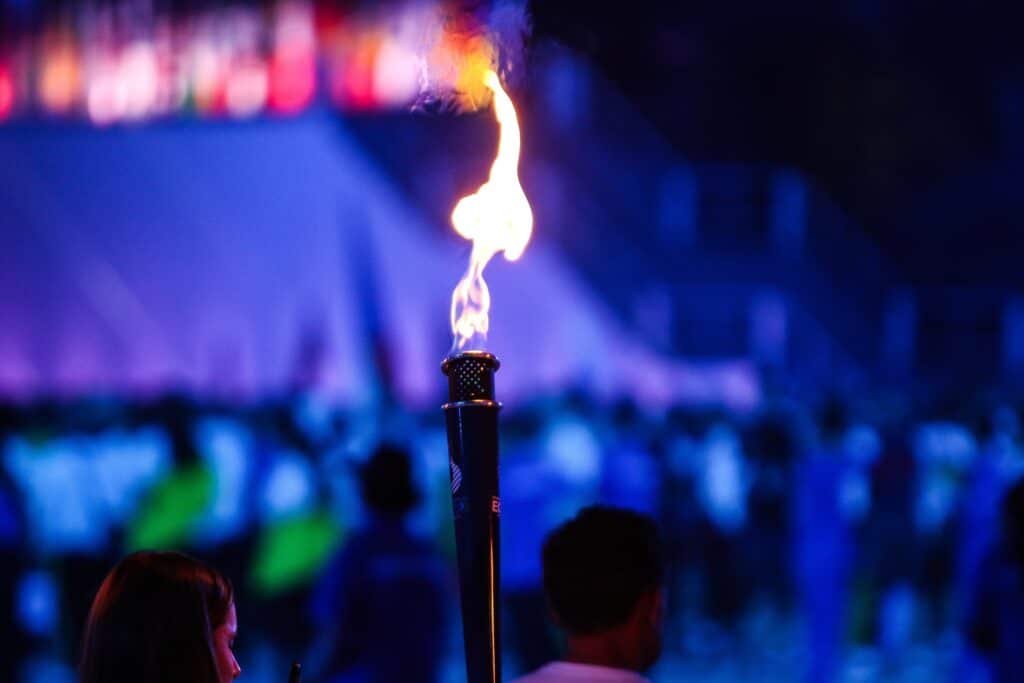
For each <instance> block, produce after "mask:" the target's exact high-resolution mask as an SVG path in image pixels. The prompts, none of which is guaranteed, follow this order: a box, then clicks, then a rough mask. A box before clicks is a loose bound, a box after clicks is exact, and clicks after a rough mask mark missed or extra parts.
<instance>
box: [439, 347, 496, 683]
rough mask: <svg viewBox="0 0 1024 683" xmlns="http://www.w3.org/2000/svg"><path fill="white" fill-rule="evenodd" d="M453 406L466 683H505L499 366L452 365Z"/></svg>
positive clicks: (464, 360) (477, 354)
mask: <svg viewBox="0 0 1024 683" xmlns="http://www.w3.org/2000/svg"><path fill="white" fill-rule="evenodd" d="M441 368H442V370H444V373H445V374H446V375H447V376H448V393H449V399H450V400H449V403H446V404H445V406H444V413H445V421H446V423H447V431H448V457H449V466H450V473H451V482H452V509H453V511H454V513H455V545H456V552H457V554H458V564H459V592H460V600H461V602H462V634H463V639H464V641H465V646H466V680H467V683H500V681H501V647H500V633H501V630H500V623H499V608H500V596H499V583H498V564H499V563H498V561H499V554H498V548H499V544H498V519H499V515H500V512H501V504H500V499H499V498H498V410H499V408H500V407H501V406H500V405H499V404H498V403H497V402H496V401H495V400H494V372H495V371H496V370H497V369H498V361H497V359H496V358H495V357H494V356H492V355H491V354H489V353H484V352H481V351H468V352H465V353H461V354H459V355H457V356H452V357H450V358H447V359H445V361H444V363H442V364H441Z"/></svg>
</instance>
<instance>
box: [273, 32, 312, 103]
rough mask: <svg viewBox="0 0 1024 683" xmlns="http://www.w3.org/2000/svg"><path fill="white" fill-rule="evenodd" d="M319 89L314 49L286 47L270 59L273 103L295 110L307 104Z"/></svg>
mask: <svg viewBox="0 0 1024 683" xmlns="http://www.w3.org/2000/svg"><path fill="white" fill-rule="evenodd" d="M315 91H316V57H315V55H314V53H313V51H312V50H311V49H305V48H298V49H294V48H289V47H285V48H283V49H281V50H278V51H277V52H276V53H275V54H274V58H273V61H272V62H271V63H270V107H271V109H273V110H274V111H276V112H279V113H282V114H295V113H298V112H299V111H301V110H302V109H303V108H305V107H306V105H308V104H309V103H310V101H311V100H312V99H313V93H314V92H315Z"/></svg>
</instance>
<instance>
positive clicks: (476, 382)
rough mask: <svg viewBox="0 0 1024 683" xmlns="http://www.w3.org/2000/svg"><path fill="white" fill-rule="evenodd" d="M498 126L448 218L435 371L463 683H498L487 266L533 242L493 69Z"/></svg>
mask: <svg viewBox="0 0 1024 683" xmlns="http://www.w3.org/2000/svg"><path fill="white" fill-rule="evenodd" d="M484 84H485V85H486V86H487V88H488V89H489V90H490V91H491V93H492V94H493V103H494V111H495V116H496V118H497V120H498V124H499V126H500V129H501V133H500V136H499V142H498V153H497V156H496V157H495V160H494V164H493V165H492V166H491V172H490V177H489V178H488V180H487V182H486V183H484V184H483V185H482V186H481V187H480V189H479V190H477V191H476V192H475V193H473V194H471V195H468V196H466V197H463V198H462V199H461V200H459V202H458V204H456V206H455V209H454V211H452V225H454V227H455V229H456V231H457V232H458V233H459V234H460V235H462V236H463V237H465V238H466V239H469V240H472V242H473V250H472V253H471V255H470V262H469V269H468V270H467V272H466V274H465V275H464V276H463V278H462V279H461V280H460V281H459V284H458V285H457V286H456V287H455V291H454V292H453V293H452V307H451V323H452V332H453V334H454V336H455V341H454V344H453V347H452V353H451V355H449V356H448V357H447V358H446V359H445V360H444V362H443V363H442V364H441V369H442V371H443V372H444V374H445V375H446V376H447V377H448V403H446V404H445V405H444V408H443V409H444V413H445V421H446V426H447V432H448V457H449V466H450V467H449V470H450V473H451V484H452V508H453V511H454V517H455V544H456V553H457V555H458V568H459V591H460V596H459V597H460V601H461V604H462V632H463V640H464V642H465V647H466V679H467V681H468V683H500V681H501V642H500V638H501V627H500V619H499V613H500V607H501V601H500V588H499V559H500V554H499V549H500V545H499V519H500V515H501V499H500V497H499V493H498V410H499V409H500V407H501V406H500V404H499V403H498V402H497V401H496V399H495V393H494V373H495V372H496V371H497V369H498V366H499V363H498V359H497V358H495V357H494V356H493V355H492V354H490V353H487V352H485V351H482V350H480V348H479V347H480V346H482V345H483V342H484V341H485V340H486V336H487V329H488V324H489V320H488V313H489V311H490V305H491V296H490V292H489V291H488V288H487V283H486V282H485V281H484V278H483V271H484V266H486V265H487V262H488V261H490V260H491V258H492V257H493V256H494V255H495V254H497V253H498V252H499V251H501V252H504V254H505V258H506V259H508V260H509V261H515V260H516V259H518V258H519V257H520V256H521V255H522V253H523V250H524V249H525V248H526V244H527V243H528V242H529V240H530V233H531V232H532V230H533V214H532V212H531V211H530V204H529V202H527V200H526V195H525V194H524V193H523V188H522V187H521V186H520V184H519V177H518V166H519V148H520V141H519V125H518V122H517V120H516V112H515V108H514V107H513V106H512V101H511V100H510V99H509V97H508V95H507V94H506V93H505V91H504V90H503V89H502V87H501V81H500V79H499V78H498V75H497V74H496V73H494V72H493V71H487V72H486V73H485V74H484Z"/></svg>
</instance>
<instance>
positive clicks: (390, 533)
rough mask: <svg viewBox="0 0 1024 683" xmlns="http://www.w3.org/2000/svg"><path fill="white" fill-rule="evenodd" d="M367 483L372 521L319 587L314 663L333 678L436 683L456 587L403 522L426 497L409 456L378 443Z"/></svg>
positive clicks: (315, 598) (430, 549)
mask: <svg viewBox="0 0 1024 683" xmlns="http://www.w3.org/2000/svg"><path fill="white" fill-rule="evenodd" d="M361 483H362V495H363V501H364V502H365V504H366V507H367V508H368V512H369V514H368V517H369V521H368V523H367V525H366V526H365V528H363V529H362V530H361V531H359V532H358V533H356V534H355V535H354V537H353V538H352V539H351V540H350V541H349V543H348V544H347V545H346V546H345V547H344V548H343V549H342V550H341V552H340V553H338V554H337V556H336V557H334V558H333V559H332V560H331V562H330V564H329V566H328V567H327V569H326V571H325V572H324V574H323V577H322V578H321V580H320V583H319V585H318V586H317V587H316V590H315V591H314V594H313V602H312V605H311V612H312V616H313V620H314V622H315V624H316V626H317V628H318V631H319V633H318V635H317V637H316V643H315V646H314V652H313V655H312V661H311V662H310V664H311V668H312V669H313V671H314V673H322V674H323V677H324V680H327V681H338V682H341V681H353V682H354V681H366V682H367V683H394V682H396V681H403V682H410V681H421V682H422V683H431V682H432V681H435V680H437V676H438V669H439V664H440V660H441V656H442V653H443V651H444V636H445V633H446V631H445V616H446V607H447V606H448V604H449V602H450V598H447V597H446V596H447V595H450V594H451V592H452V591H451V588H450V586H449V585H448V584H447V583H446V581H445V570H444V565H443V563H442V562H441V559H440V557H439V556H438V554H437V553H436V551H435V549H434V548H433V547H431V546H430V545H429V544H428V543H426V542H424V541H422V540H420V539H417V538H415V537H414V536H412V534H410V533H409V531H408V530H407V529H406V527H405V521H406V517H407V515H408V514H409V512H410V511H411V510H412V508H413V507H414V506H415V505H416V503H417V502H418V500H419V497H420V495H419V492H418V491H417V490H416V489H415V486H414V483H413V476H412V471H411V465H410V460H409V455H408V454H407V453H406V451H405V450H403V449H401V448H399V447H396V446H393V445H387V444H384V445H381V446H379V447H378V448H377V449H376V451H375V452H374V453H373V455H372V456H371V457H370V459H369V460H368V461H367V463H366V464H365V465H364V466H363V467H362V470H361ZM317 669H320V670H321V671H319V672H318V671H317Z"/></svg>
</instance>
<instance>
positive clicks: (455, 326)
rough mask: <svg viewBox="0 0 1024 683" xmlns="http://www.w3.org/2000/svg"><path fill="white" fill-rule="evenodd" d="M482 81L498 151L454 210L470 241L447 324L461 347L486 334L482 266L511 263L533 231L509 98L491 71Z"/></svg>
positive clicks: (454, 219)
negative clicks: (500, 258) (498, 259)
mask: <svg viewBox="0 0 1024 683" xmlns="http://www.w3.org/2000/svg"><path fill="white" fill-rule="evenodd" d="M484 84H485V85H486V86H487V87H488V89H490V90H491V92H492V93H494V114H495V116H496V118H497V120H498V125H499V126H500V136H499V140H498V154H497V156H496V157H495V159H494V164H493V165H492V166H491V174H490V177H489V178H488V179H487V182H486V183H484V184H483V185H481V186H480V189H479V190H477V191H476V192H474V193H473V194H471V195H468V196H466V197H463V198H462V199H460V200H459V203H458V204H456V205H455V209H454V210H453V211H452V225H453V226H455V230H456V232H458V233H459V234H460V235H462V236H463V237H465V238H466V239H468V240H471V241H472V242H473V251H472V253H471V254H470V257H469V269H468V270H467V271H466V274H465V275H464V276H463V277H462V279H461V280H460V281H459V284H458V285H456V286H455V291H454V292H452V309H451V323H452V333H453V334H454V335H455V341H454V349H455V350H457V351H463V350H465V349H467V348H469V347H470V346H472V345H477V344H482V343H483V342H484V340H485V339H486V338H487V328H488V325H489V320H488V313H489V312H490V308H491V294H490V291H489V290H488V289H487V282H485V281H484V267H485V266H486V265H487V263H488V262H489V261H490V260H491V258H492V257H493V256H494V255H495V254H497V253H498V252H499V251H503V252H505V258H506V259H508V260H509V261H515V260H516V259H518V258H519V257H520V256H522V254H523V251H524V250H525V249H526V245H527V243H528V242H529V241H530V234H531V233H532V232H533V212H532V211H531V210H530V203H529V202H528V201H527V200H526V194H524V193H523V188H522V186H521V185H520V184H519V175H518V169H519V147H520V141H519V122H518V121H517V120H516V110H515V107H513V106H512V100H511V99H509V96H508V95H507V94H506V93H505V91H504V89H502V87H501V81H500V79H499V78H498V75H497V74H496V73H495V72H494V71H490V70H489V71H487V72H486V74H485V75H484Z"/></svg>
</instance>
